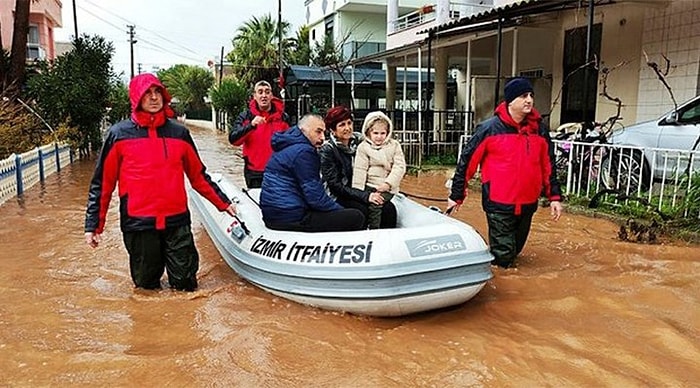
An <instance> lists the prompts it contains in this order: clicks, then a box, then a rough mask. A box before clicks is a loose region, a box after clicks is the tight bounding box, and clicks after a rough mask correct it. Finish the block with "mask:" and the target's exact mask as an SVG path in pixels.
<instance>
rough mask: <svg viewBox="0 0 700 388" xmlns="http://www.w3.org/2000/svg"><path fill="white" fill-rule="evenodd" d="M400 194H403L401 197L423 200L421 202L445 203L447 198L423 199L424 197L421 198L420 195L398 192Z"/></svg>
mask: <svg viewBox="0 0 700 388" xmlns="http://www.w3.org/2000/svg"><path fill="white" fill-rule="evenodd" d="M400 193H401V194H403V195H405V196H407V197H411V198H417V199H423V200H426V201H435V202H443V201H447V198H435V197H424V196H422V195H416V194H411V193H407V192H405V191H400Z"/></svg>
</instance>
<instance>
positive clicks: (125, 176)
mask: <svg viewBox="0 0 700 388" xmlns="http://www.w3.org/2000/svg"><path fill="white" fill-rule="evenodd" d="M129 97H130V100H131V111H132V113H131V118H130V119H128V120H124V121H121V122H119V123H117V124H115V125H113V126H112V127H111V128H110V129H109V131H108V133H107V136H106V138H105V141H104V145H103V147H102V150H101V152H100V156H99V158H98V160H97V165H96V167H95V172H94V174H93V177H92V181H91V182H90V188H89V192H88V203H87V210H86V213H85V242H86V243H87V244H88V245H90V246H91V247H93V248H96V247H97V246H98V245H99V242H100V237H101V234H102V232H103V231H104V227H105V221H106V219H107V209H108V208H109V202H110V199H111V197H112V192H113V191H114V189H115V187H116V186H117V184H119V220H120V226H121V231H122V235H123V239H124V245H125V246H126V250H127V251H128V253H129V267H130V271H131V278H132V280H133V282H134V284H135V285H136V287H138V288H144V289H159V288H161V283H160V279H161V277H162V276H163V272H164V271H167V274H168V282H169V284H170V287H171V288H174V289H176V290H185V291H193V290H195V289H196V288H197V276H196V275H197V270H198V268H199V254H198V252H197V249H196V247H195V245H194V239H193V237H192V232H191V229H190V224H191V220H190V212H189V209H188V207H187V193H186V189H185V181H184V176H187V178H188V180H189V181H190V183H191V185H192V187H193V188H194V189H195V190H196V191H197V192H198V193H199V194H201V195H202V196H203V197H204V198H206V199H207V200H208V201H209V202H211V203H212V204H213V205H214V206H215V207H216V208H217V209H219V210H220V211H225V212H226V213H228V214H229V215H231V216H233V215H235V214H236V208H235V206H234V205H233V204H232V203H231V201H230V200H229V199H228V198H227V197H226V195H225V194H224V193H223V192H222V191H221V189H220V188H219V187H218V186H217V184H216V183H214V182H213V181H212V180H211V178H210V177H209V175H208V174H207V172H206V167H205V166H204V164H203V163H202V160H201V159H200V158H199V155H198V152H197V148H196V147H195V144H194V141H193V140H192V137H191V136H190V132H189V131H188V130H187V128H185V127H184V126H182V125H180V124H178V123H177V122H175V121H174V120H171V118H172V117H173V116H174V112H173V110H172V109H171V108H170V106H169V105H168V104H169V103H170V100H171V97H170V94H169V93H168V91H167V90H166V89H165V87H164V86H163V84H162V83H161V82H160V80H159V79H158V78H157V77H156V76H154V75H153V74H140V75H138V76H136V77H134V78H133V79H132V80H131V83H130V84H129Z"/></svg>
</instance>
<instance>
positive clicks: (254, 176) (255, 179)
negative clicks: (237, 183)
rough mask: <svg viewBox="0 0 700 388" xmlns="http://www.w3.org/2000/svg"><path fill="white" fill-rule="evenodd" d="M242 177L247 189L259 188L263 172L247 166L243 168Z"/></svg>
mask: <svg viewBox="0 0 700 388" xmlns="http://www.w3.org/2000/svg"><path fill="white" fill-rule="evenodd" d="M243 177H244V178H245V185H246V187H247V188H249V189H259V188H261V187H262V180H263V172H262V171H253V170H249V169H248V166H245V167H244V168H243Z"/></svg>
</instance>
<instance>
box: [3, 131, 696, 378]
mask: <svg viewBox="0 0 700 388" xmlns="http://www.w3.org/2000/svg"><path fill="white" fill-rule="evenodd" d="M194 135H195V140H196V142H197V144H198V146H199V147H200V153H201V154H202V157H203V158H204V160H205V161H206V162H207V164H208V166H209V168H210V171H217V170H218V171H225V172H227V173H231V174H235V175H236V179H237V180H238V181H239V182H240V183H242V181H243V180H242V177H241V173H240V169H241V161H240V158H239V157H236V156H235V153H234V152H233V150H232V149H231V148H230V147H229V146H228V145H227V144H226V139H225V137H224V136H222V135H218V136H217V135H212V134H211V133H210V132H206V131H203V130H197V129H195V130H194ZM93 166H94V162H93V161H87V162H79V163H76V164H74V165H73V166H72V167H70V168H67V169H65V170H64V171H62V172H61V173H60V174H58V175H53V176H51V177H49V178H48V179H47V181H46V183H45V184H44V185H42V186H41V187H39V186H37V187H34V188H32V189H30V190H28V192H27V193H26V194H25V195H24V196H23V197H22V198H21V199H13V200H10V201H9V202H7V203H5V204H3V205H2V206H0V219H1V220H2V222H0V252H1V254H2V259H1V263H2V268H1V269H0V385H1V386H11V387H12V386H19V387H26V386H31V387H35V386H100V385H110V386H151V385H159V386H163V385H168V386H176V387H308V386H317V387H482V386H488V387H522V386H553V387H554V386H581V387H601V386H608V387H637V386H649V387H686V386H698V385H699V384H700V362H699V361H700V328H699V327H700V309H699V303H698V301H699V298H700V280H698V279H699V277H698V273H700V271H699V270H700V247H698V246H691V245H685V244H682V243H674V242H668V241H666V242H664V243H661V244H657V245H638V244H632V243H626V242H620V241H618V240H617V238H616V231H617V227H616V225H614V224H613V223H611V222H609V221H605V220H601V219H595V218H587V217H584V216H577V215H572V214H565V215H564V217H563V219H562V220H561V221H560V222H558V223H554V222H551V221H550V220H549V219H548V214H547V212H546V211H543V210H544V209H542V210H540V211H539V212H538V214H537V215H536V217H535V221H534V226H533V230H532V234H531V237H530V240H529V242H528V244H527V246H526V247H525V250H524V252H523V254H522V256H521V257H520V259H519V261H518V267H517V269H508V270H500V269H494V275H495V277H494V279H493V280H491V281H490V282H488V283H487V285H486V286H485V287H484V289H483V290H482V291H481V292H480V293H479V294H478V295H477V296H476V297H475V298H474V299H472V300H471V301H469V302H467V303H465V304H463V305H460V306H456V307H453V308H449V309H444V310H440V311H434V312H429V313H423V314H418V315H413V316H408V317H400V318H392V319H382V318H372V317H361V316H354V315H350V314H342V313H338V312H329V311H323V310H319V309H315V308H312V307H307V306H303V305H299V304H296V303H294V302H290V301H287V300H285V299H281V298H278V297H275V296H273V295H271V294H268V293H266V292H264V291H262V290H260V289H258V288H256V287H254V286H252V285H250V284H249V283H247V282H246V281H244V280H242V279H241V278H240V277H238V276H237V275H236V274H235V273H234V272H233V271H232V270H231V269H230V268H229V267H228V266H227V265H226V264H225V262H224V261H223V259H222V258H221V256H220V255H219V253H218V252H217V250H216V249H215V247H214V245H213V243H212V242H211V240H210V239H209V237H208V235H207V234H206V232H205V231H204V229H203V227H202V226H201V224H200V222H199V220H197V219H195V221H194V231H195V237H196V241H197V244H198V247H199V250H200V254H201V266H200V270H199V274H198V276H199V279H200V286H201V287H200V289H199V290H198V291H196V292H194V293H180V292H173V291H169V290H163V291H151V292H144V291H138V290H134V289H133V287H132V283H131V280H130V278H129V274H128V264H127V259H126V252H125V250H124V248H123V246H122V241H121V235H120V233H119V230H118V220H117V215H116V204H117V201H116V200H113V201H112V208H111V210H110V213H109V218H108V228H107V230H106V232H105V234H104V235H103V242H102V245H101V246H100V247H99V248H98V249H96V250H92V249H90V248H89V247H87V246H86V245H85V244H84V242H83V231H82V226H83V220H84V206H85V201H86V190H87V186H88V182H89V179H90V176H91V173H92V168H93ZM444 181H445V177H444V176H443V175H440V174H431V175H423V176H421V177H418V178H416V177H408V178H406V180H405V181H404V183H402V189H403V191H406V192H408V193H414V194H417V195H422V196H427V197H440V198H442V197H444V196H445V195H446V189H445V188H444ZM422 202H425V203H426V204H435V205H440V206H444V203H443V202H437V203H434V202H430V201H422ZM456 216H457V217H458V218H460V219H461V220H463V221H465V222H468V223H470V224H472V225H474V226H475V227H476V228H477V229H478V230H479V231H480V233H482V235H485V233H486V225H485V221H484V216H483V213H482V212H481V210H480V204H479V199H478V195H475V194H472V195H471V196H470V198H469V199H468V200H467V202H466V205H465V206H463V208H462V209H461V211H460V212H459V213H458V214H457V215H456Z"/></svg>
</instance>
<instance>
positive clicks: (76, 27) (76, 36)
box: [73, 0, 78, 40]
mask: <svg viewBox="0 0 700 388" xmlns="http://www.w3.org/2000/svg"><path fill="white" fill-rule="evenodd" d="M73 27H74V28H75V39H76V40H77V39H78V14H77V13H76V12H75V0H73Z"/></svg>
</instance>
